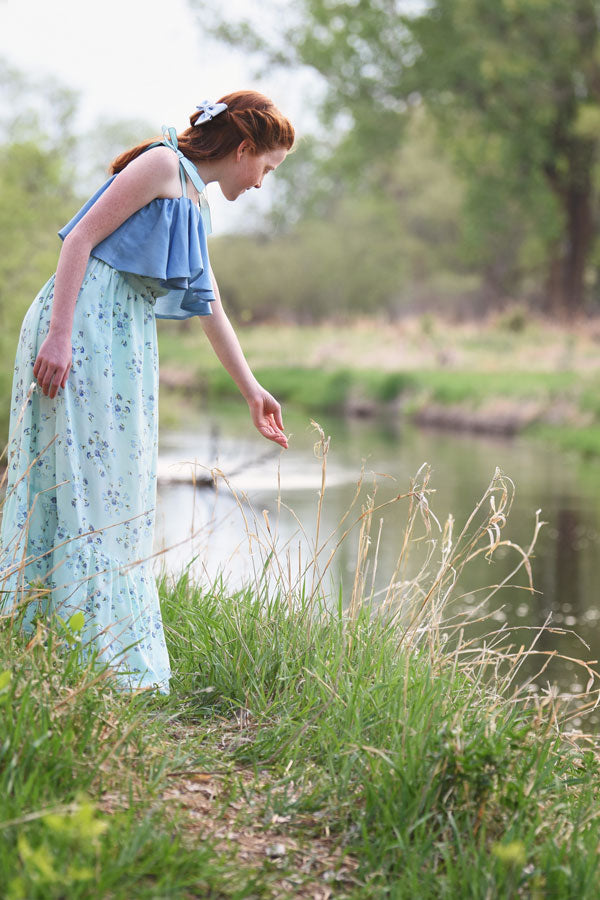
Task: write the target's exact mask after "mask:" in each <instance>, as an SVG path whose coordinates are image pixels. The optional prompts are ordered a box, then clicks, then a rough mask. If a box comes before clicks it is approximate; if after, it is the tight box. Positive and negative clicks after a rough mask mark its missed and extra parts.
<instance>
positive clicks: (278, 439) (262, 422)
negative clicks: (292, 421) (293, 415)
mask: <svg viewBox="0 0 600 900" xmlns="http://www.w3.org/2000/svg"><path fill="white" fill-rule="evenodd" d="M247 402H248V407H249V409H250V415H251V416H252V421H253V422H254V424H255V425H256V427H257V428H258V430H259V431H260V433H261V434H262V436H263V437H266V438H268V439H269V440H270V441H275V443H276V444H280V445H281V446H282V447H283V448H284V450H287V446H288V442H287V438H286V436H285V434H284V433H283V422H282V420H281V406H280V405H279V403H278V402H277V400H276V399H275V397H272V396H271V394H269V392H268V391H265V389H264V388H259V390H258V393H257V394H254V395H253V396H251V397H249V398H248V400H247Z"/></svg>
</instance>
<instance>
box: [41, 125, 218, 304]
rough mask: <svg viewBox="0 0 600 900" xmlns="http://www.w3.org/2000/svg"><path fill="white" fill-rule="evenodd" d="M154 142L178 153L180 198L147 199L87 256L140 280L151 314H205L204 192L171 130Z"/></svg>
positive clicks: (208, 291) (209, 295)
mask: <svg viewBox="0 0 600 900" xmlns="http://www.w3.org/2000/svg"><path fill="white" fill-rule="evenodd" d="M160 144H164V145H165V146H167V147H170V148H171V149H172V150H174V151H175V153H177V156H178V157H179V175H180V178H181V186H182V196H181V197H157V198H155V199H154V200H151V201H150V203H147V204H146V206H142V207H141V209H138V210H137V211H136V212H134V213H133V215H131V216H130V217H129V218H128V219H126V220H125V221H124V222H123V223H122V224H121V225H120V226H119V227H118V228H117V229H115V231H113V232H112V233H111V234H109V235H108V237H107V238H105V239H104V240H103V241H101V242H100V243H99V244H97V245H96V246H95V247H94V248H93V250H92V251H91V255H92V256H94V257H96V258H97V259H101V260H103V261H104V262H105V263H108V265H109V266H112V267H113V268H115V269H118V270H119V271H120V272H122V273H123V276H124V277H125V278H127V276H128V275H132V276H137V278H136V279H135V280H137V281H138V282H139V279H140V278H141V280H142V282H143V284H144V286H145V287H146V288H147V289H148V290H150V291H151V293H152V294H153V295H154V296H155V298H156V303H155V306H154V313H155V315H156V317H157V318H159V319H188V318H190V317H191V316H208V315H210V314H211V308H210V304H211V301H213V300H214V299H215V295H214V292H213V287H212V282H211V279H210V264H209V258H208V247H207V245H206V238H207V235H208V234H210V232H211V225H210V211H209V209H208V203H207V201H206V194H205V193H204V191H205V187H206V185H205V184H204V182H203V181H202V179H201V178H200V176H199V175H198V172H197V170H196V167H195V166H194V165H193V163H192V162H191V161H190V160H189V159H187V158H186V157H185V156H184V155H183V154H182V152H181V151H180V150H179V149H178V147H177V135H176V133H175V129H174V128H170V129H168V130H167V129H166V128H164V126H163V140H162V141H157V142H156V143H154V144H151V145H150V146H151V147H156V146H159V145H160ZM146 149H147V150H149V149H150V147H147V148H146ZM186 173H187V174H188V175H189V177H190V180H191V181H192V184H193V185H194V187H195V188H196V190H197V191H198V194H199V195H200V205H197V204H196V203H194V201H193V200H191V199H190V198H189V197H188V196H187V190H186V179H185V175H186ZM116 177H117V175H112V176H111V177H110V178H109V179H108V180H107V181H106V182H105V183H104V184H103V185H102V187H101V188H99V190H97V191H96V193H95V194H94V195H93V196H92V197H90V199H89V200H88V201H87V203H85V204H84V206H82V207H81V209H80V210H79V212H78V213H77V214H76V215H75V216H73V218H72V219H71V221H70V222H68V223H67V224H66V225H65V226H64V227H63V228H61V229H60V231H59V232H58V234H59V237H60V238H61V239H62V240H64V239H65V238H66V236H67V235H68V234H69V232H70V231H72V229H73V228H74V227H75V225H76V224H77V223H78V222H79V220H80V219H82V218H83V216H84V215H85V214H86V212H87V211H88V209H90V207H92V206H93V205H94V203H95V202H96V200H97V199H98V197H101V196H102V194H103V193H104V191H105V190H106V189H107V188H108V187H109V186H110V185H111V184H112V182H113V181H114V179H115V178H116ZM132 281H133V279H132Z"/></svg>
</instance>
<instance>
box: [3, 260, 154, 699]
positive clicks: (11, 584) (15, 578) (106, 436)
mask: <svg viewBox="0 0 600 900" xmlns="http://www.w3.org/2000/svg"><path fill="white" fill-rule="evenodd" d="M53 296H54V276H53V277H52V278H50V280H49V281H48V283H47V284H46V285H45V286H44V287H43V288H42V290H41V291H40V293H39V294H38V296H37V297H36V299H35V300H34V302H33V303H32V305H31V307H30V308H29V310H28V312H27V314H26V316H25V319H24V321H23V325H22V329H21V335H20V339H19V345H18V350H17V358H16V363H15V371H14V380H13V392H12V401H11V425H10V443H9V459H8V465H9V472H8V485H7V496H6V500H5V504H4V511H3V520H2V532H1V537H0V543H1V547H2V557H1V561H2V566H3V570H4V571H3V577H4V582H3V584H2V585H1V587H2V590H3V592H4V593H3V594H2V597H4V608H3V610H2V611H3V612H6V611H7V608H8V611H10V608H11V607H12V604H13V602H14V601H15V598H17V599H19V598H21V599H23V598H24V597H25V596H26V591H23V592H20V591H19V583H21V584H22V585H23V586H24V587H27V585H30V584H33V583H36V582H37V581H40V580H41V581H42V582H43V583H44V585H45V586H47V587H48V588H50V591H48V592H46V594H45V595H44V598H43V599H39V600H35V601H34V602H29V605H28V606H27V608H26V610H25V612H24V626H25V627H26V628H27V629H31V628H32V627H33V618H34V616H35V614H36V612H41V613H43V614H44V615H46V614H48V613H49V611H50V610H51V609H52V610H55V611H56V612H58V613H59V614H60V615H61V616H62V617H63V618H64V619H68V618H69V617H70V616H71V615H72V614H73V613H74V612H77V611H78V610H82V611H83V612H84V616H85V626H84V632H83V641H84V643H87V644H88V646H89V647H93V648H94V649H98V651H99V653H100V659H101V660H102V661H105V662H110V663H111V665H112V666H113V668H114V669H115V672H116V676H117V678H118V681H119V682H120V683H121V685H122V686H123V687H124V688H134V687H151V686H157V687H158V689H159V691H160V692H161V693H165V694H167V693H168V692H169V678H170V674H171V671H170V664H169V657H168V653H167V648H166V644H165V637H164V631H163V624H162V619H161V613H160V606H159V600H158V593H157V588H156V581H155V578H154V574H153V571H152V559H151V557H152V541H153V533H154V513H155V505H156V462H157V445H158V414H157V397H158V353H157V344H156V321H155V314H154V313H155V311H154V305H155V302H156V296H155V294H154V293H152V292H151V291H150V289H149V288H145V287H144V280H143V279H142V278H140V277H137V278H136V279H135V281H134V282H132V280H131V279H130V280H129V281H128V280H127V277H126V276H125V275H124V274H123V273H121V272H119V271H117V270H116V269H115V268H113V267H112V266H110V265H108V264H107V263H106V262H103V261H102V260H100V259H97V258H95V257H93V256H92V257H91V258H90V260H89V262H88V265H87V269H86V273H85V277H84V280H83V284H82V288H81V291H80V294H79V298H78V300H77V303H76V304H75V318H74V323H73V332H72V334H73V339H72V343H73V357H72V367H71V372H70V374H69V379H68V381H67V385H66V387H65V389H64V390H62V389H59V391H58V394H57V396H56V397H55V398H54V399H50V398H49V397H46V396H44V394H43V393H42V392H41V390H40V389H39V387H38V386H37V385H36V386H35V387H34V390H33V391H32V392H31V393H30V395H29V397H28V392H29V390H30V386H31V385H32V382H34V377H33V365H34V362H35V359H36V357H37V353H38V350H39V348H40V345H41V343H42V341H43V340H44V338H45V337H46V334H47V333H48V328H49V325H50V316H51V312H52V301H53ZM19 567H20V571H17V569H18V568H19Z"/></svg>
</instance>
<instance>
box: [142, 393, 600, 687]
mask: <svg viewBox="0 0 600 900" xmlns="http://www.w3.org/2000/svg"><path fill="white" fill-rule="evenodd" d="M321 424H322V425H323V427H324V428H325V429H326V434H328V435H331V438H332V441H331V451H330V455H329V458H328V467H327V475H328V487H327V491H326V500H325V505H324V509H323V511H322V517H321V536H322V537H323V536H325V535H327V534H329V533H332V532H334V530H335V528H336V525H337V523H338V522H339V521H340V519H341V518H342V517H343V516H344V514H345V512H346V511H347V509H348V507H349V505H350V504H351V502H352V498H353V496H354V494H355V490H356V482H357V479H358V477H359V475H360V470H361V466H364V468H365V471H366V473H367V474H366V476H365V490H369V491H373V490H374V489H375V488H374V484H375V481H374V478H373V475H372V474H371V473H372V472H373V471H374V472H378V473H385V474H386V476H388V477H383V476H378V478H377V479H376V481H377V488H376V490H377V500H378V502H380V503H382V502H385V501H386V500H390V499H391V498H392V497H393V496H395V495H396V494H398V493H400V492H405V491H406V490H407V489H408V486H409V482H410V478H411V477H412V476H413V475H414V474H415V472H416V471H417V470H418V469H419V467H420V466H421V464H422V463H423V462H424V461H428V462H429V463H430V464H431V465H432V467H433V475H432V482H431V485H432V487H433V488H434V490H435V493H434V494H433V495H432V496H431V497H430V502H431V506H432V508H433V510H434V512H435V513H436V515H437V516H438V518H440V519H441V520H442V524H443V520H445V518H446V516H447V514H448V513H450V512H451V513H452V514H453V515H454V518H455V520H456V523H457V524H456V528H455V534H457V533H458V529H460V528H461V527H462V524H463V523H464V522H465V521H466V519H467V517H468V516H469V514H470V512H471V511H472V509H473V507H474V506H475V504H476V503H477V501H478V500H479V498H480V497H481V495H482V494H483V492H484V491H485V489H486V487H487V485H488V484H489V482H490V479H491V477H492V475H493V473H494V470H495V467H496V466H499V467H500V468H501V469H502V470H503V471H504V472H506V473H507V474H508V475H509V476H510V477H511V478H512V479H513V480H514V482H515V484H516V497H515V501H514V505H513V509H512V512H511V514H510V517H509V523H508V525H507V527H506V529H505V530H504V532H503V537H509V538H510V539H511V540H512V541H513V542H515V543H517V544H520V545H522V546H527V545H528V544H529V542H530V540H531V537H532V534H533V530H534V526H535V511H536V510H537V509H539V508H541V509H542V518H543V520H544V521H545V522H547V523H548V524H547V526H545V527H544V528H543V529H542V531H541V533H540V537H539V540H538V543H537V546H536V551H535V558H534V560H533V563H532V566H533V579H534V584H535V588H536V591H537V592H536V593H535V594H533V595H532V594H531V593H530V592H529V591H528V590H526V587H527V578H526V577H525V573H521V574H520V576H519V577H518V584H519V586H520V587H519V589H515V588H508V587H505V588H502V589H501V590H499V591H498V592H497V593H496V594H495V596H494V598H493V601H492V604H491V607H490V610H489V611H490V612H493V610H498V611H497V613H496V614H495V618H494V619H493V621H491V622H490V621H488V622H486V623H485V624H482V625H481V631H482V633H483V631H484V629H487V630H488V631H490V630H491V629H492V628H495V629H497V628H499V627H501V626H502V624H503V623H504V624H505V625H506V626H526V628H523V629H522V630H521V629H520V630H519V631H518V632H515V634H514V636H513V637H514V643H515V645H516V646H517V647H518V646H520V645H521V644H523V645H524V646H528V644H529V642H530V641H531V639H532V637H533V635H534V634H535V633H536V632H535V630H534V629H538V628H540V627H541V626H542V625H543V624H544V622H545V621H546V619H547V617H548V615H549V614H551V616H552V624H553V625H555V626H556V627H560V628H564V629H565V630H566V631H567V632H570V631H573V630H575V631H578V632H579V634H581V636H582V637H583V638H584V640H585V641H586V642H587V643H588V644H589V646H590V653H588V651H586V649H585V647H584V646H583V644H582V643H581V642H580V641H578V639H577V638H576V637H575V636H574V635H573V634H570V633H567V634H565V635H562V636H560V635H556V634H551V633H542V634H540V635H539V636H538V639H537V643H536V649H537V650H538V651H539V655H538V656H537V657H535V659H532V660H531V661H530V663H528V664H527V666H526V667H524V670H523V671H524V672H526V673H527V675H528V676H532V675H534V674H535V671H536V667H537V668H541V667H542V664H543V663H544V661H545V659H546V657H545V656H544V655H543V654H544V652H545V653H550V652H552V651H554V650H557V649H558V651H559V652H560V653H561V654H563V655H565V656H571V657H573V658H580V657H582V656H584V657H585V658H589V656H590V654H591V656H592V657H593V658H597V657H598V655H599V653H600V621H599V620H600V611H599V609H598V601H597V596H596V592H597V587H596V585H597V576H596V571H597V560H598V548H599V545H600V541H599V531H600V517H599V511H598V507H597V503H596V500H595V498H596V497H597V496H598V488H600V475H599V473H598V472H597V471H596V467H593V466H590V465H585V464H583V463H581V462H580V461H579V460H578V459H576V458H570V457H567V456H565V455H564V454H561V453H560V452H558V451H556V450H554V449H553V448H551V447H548V446H544V445H543V444H540V443H533V442H530V441H527V440H525V439H515V440H513V441H510V440H505V439H500V440H498V439H493V440H492V439H489V438H482V437H477V438H476V437H473V436H470V435H469V436H465V435H461V436H457V435H452V434H449V433H441V434H440V433H434V432H425V431H416V430H414V429H410V428H403V427H401V426H400V425H399V424H398V422H397V420H394V421H393V422H384V423H377V424H376V423H372V422H365V421H351V422H348V421H344V420H339V419H335V418H334V417H327V418H326V421H323V422H321ZM286 426H287V428H288V431H289V430H291V431H292V432H293V437H292V440H291V443H290V450H289V451H287V453H280V452H279V451H278V450H277V449H275V450H274V451H273V450H272V449H271V448H270V446H269V445H265V443H264V441H262V440H261V438H260V436H258V435H255V434H254V432H253V431H252V427H251V425H250V424H249V422H248V420H247V417H246V415H245V414H244V412H243V410H241V409H240V406H237V407H236V408H235V411H233V412H232V411H231V410H229V409H227V408H221V409H220V410H219V411H218V412H217V411H210V412H203V413H198V415H197V418H196V420H195V421H190V422H189V425H188V427H186V429H185V431H181V430H180V431H178V432H171V433H165V434H162V435H161V466H162V469H161V471H162V472H163V473H164V472H165V466H167V465H168V464H169V463H174V462H176V461H180V460H194V459H195V460H197V462H198V463H199V464H200V466H201V467H202V468H198V469H197V471H198V472H202V473H204V474H207V473H208V471H209V469H210V467H211V466H214V465H215V464H216V465H218V466H219V467H220V468H221V469H222V470H223V471H224V472H225V473H226V474H227V473H232V472H235V475H233V476H232V479H231V481H232V485H233V487H234V489H235V491H236V495H234V494H232V493H231V492H230V491H228V490H227V489H226V487H225V485H223V484H221V487H220V489H219V490H218V491H217V492H214V491H212V490H207V489H193V488H192V487H191V486H189V485H187V484H169V485H168V484H165V483H162V484H161V485H160V486H159V497H158V513H159V515H158V522H157V549H159V548H162V547H165V546H166V545H169V544H173V543H175V542H178V541H184V543H183V544H181V546H179V547H178V548H175V549H174V550H172V551H170V552H169V553H167V554H166V555H165V561H166V563H167V565H168V566H169V567H170V568H171V569H173V570H178V569H180V568H181V566H183V565H190V566H191V567H192V569H193V570H194V571H195V573H196V574H198V575H199V577H202V578H205V579H211V580H212V578H213V577H214V576H215V574H216V573H217V572H224V573H225V576H226V578H227V581H228V582H229V583H230V584H232V585H234V584H239V583H240V582H242V581H245V580H247V579H248V577H255V576H258V575H260V567H261V560H263V559H264V557H261V553H260V552H259V551H260V542H261V541H262V542H263V544H265V545H267V544H268V542H269V540H270V536H269V533H268V529H267V523H268V525H269V527H270V528H271V534H273V533H275V532H278V533H279V542H278V545H277V551H278V555H279V554H281V559H282V560H285V565H286V566H287V567H289V571H290V572H291V573H293V574H297V573H298V571H299V565H298V550H299V547H300V550H301V551H302V552H304V554H306V549H307V544H306V542H305V538H304V536H303V531H304V532H305V533H306V536H307V539H308V544H309V545H310V541H311V540H312V539H313V538H314V534H315V528H316V520H317V506H318V492H319V487H320V478H321V463H320V460H318V459H315V457H314V455H313V445H314V443H315V440H316V438H317V435H316V434H315V432H314V430H312V429H311V427H310V424H309V421H308V417H305V416H297V415H296V416H290V415H288V417H287V421H286ZM171 471H173V470H171ZM279 483H280V487H281V495H280V497H279V499H278V486H279ZM286 507H290V508H291V509H292V510H293V511H294V513H295V515H296V516H297V519H296V518H294V515H292V513H290V512H289V511H288V509H287V508H286ZM253 510H254V512H253ZM263 510H264V511H265V514H263ZM355 511H356V512H359V511H360V503H358V505H357V508H356V510H355ZM406 514H407V505H406V503H405V502H402V501H401V502H399V503H397V504H396V505H392V506H389V507H387V508H386V510H385V513H384V515H383V519H384V525H383V532H382V537H381V543H380V547H379V557H378V563H377V573H376V576H375V580H374V581H373V584H372V587H373V591H374V592H375V594H376V595H377V592H380V591H382V590H383V589H384V588H385V586H386V585H387V583H388V581H389V578H390V576H391V573H392V572H393V570H394V566H395V563H396V560H397V558H398V555H399V552H400V548H401V544H402V537H403V529H404V524H405V521H406ZM265 515H266V518H265ZM378 518H379V517H378V516H377V517H376V521H374V527H373V538H374V540H375V539H376V537H377V532H378V528H379V524H378ZM348 521H350V519H348V520H347V522H346V525H347V524H348ZM191 531H194V532H195V537H194V539H193V541H190V540H189V535H190V532H191ZM247 531H250V532H251V533H252V534H254V537H253V538H250V539H249V538H248V535H247ZM357 541H358V534H357V533H355V532H353V533H352V534H351V535H350V537H349V538H348V540H347V541H346V542H345V543H344V544H342V546H341V547H340V549H339V551H338V553H337V555H336V557H335V564H332V566H331V567H330V569H329V570H328V574H327V581H326V586H327V587H328V588H329V589H330V590H331V591H332V595H333V596H334V597H335V596H337V590H338V586H339V585H340V584H341V586H342V591H343V592H344V597H345V600H346V602H347V601H348V598H349V595H350V592H351V587H352V581H353V574H354V563H355V558H356V547H357ZM333 544H335V538H333V539H332V542H331V546H333ZM263 549H264V548H263ZM504 549H505V548H500V550H499V551H498V552H497V553H495V554H494V556H493V558H492V561H486V559H485V558H483V557H481V558H479V559H478V560H476V561H475V562H473V563H472V564H470V565H469V566H468V567H467V569H466V570H465V572H464V574H463V577H462V579H461V581H462V583H461V584H460V585H458V588H457V591H456V596H462V597H463V599H462V600H461V601H459V602H458V603H457V608H459V607H460V608H462V609H465V608H468V607H469V606H476V605H477V604H478V602H479V601H480V599H481V597H482V596H483V594H484V593H485V592H482V590H481V589H482V588H483V587H485V586H487V585H494V584H498V583H500V582H501V581H502V579H503V578H504V577H506V574H507V573H508V572H509V571H510V570H511V568H513V567H514V565H515V564H516V557H515V556H514V554H513V553H512V552H511V551H510V550H506V552H504ZM250 550H254V551H255V552H254V553H251V552H250ZM267 552H268V548H267ZM328 553H329V548H328V549H327V550H326V551H325V552H324V554H323V558H326V557H327V556H328ZM412 554H413V555H412V557H411V559H410V560H409V565H408V570H407V577H412V575H414V573H415V571H416V568H417V567H418V565H419V562H420V558H419V553H418V551H417V550H416V549H413V551H412ZM372 574H373V572H372V569H371V571H370V572H369V575H368V578H367V585H368V589H369V590H370V589H371V581H370V579H371V577H372ZM500 607H501V609H499V608H500ZM585 678H586V676H585V674H581V673H580V672H579V671H578V669H577V666H576V665H575V664H574V663H569V662H568V661H564V660H563V661H553V662H552V663H551V665H550V666H549V667H548V668H547V669H546V671H545V672H544V673H543V675H542V676H540V679H539V681H538V682H537V683H536V687H537V689H538V690H539V691H543V690H544V688H545V686H546V684H547V682H548V681H550V682H552V681H555V680H559V681H560V683H561V688H562V689H566V690H568V689H571V690H574V689H575V688H574V686H575V687H576V686H580V685H581V683H582V680H585Z"/></svg>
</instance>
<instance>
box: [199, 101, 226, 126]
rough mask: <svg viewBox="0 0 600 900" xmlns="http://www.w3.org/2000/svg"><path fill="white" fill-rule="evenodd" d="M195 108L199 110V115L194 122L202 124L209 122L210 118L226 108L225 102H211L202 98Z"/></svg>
mask: <svg viewBox="0 0 600 900" xmlns="http://www.w3.org/2000/svg"><path fill="white" fill-rule="evenodd" d="M196 109H199V110H200V116H199V117H198V120H197V122H196V125H202V124H203V123H204V122H210V120H211V119H214V117H215V116H218V115H219V113H222V112H225V110H226V109H227V104H226V103H211V102H210V101H209V100H204V101H203V102H202V103H201V104H200V106H197V107H196Z"/></svg>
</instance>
